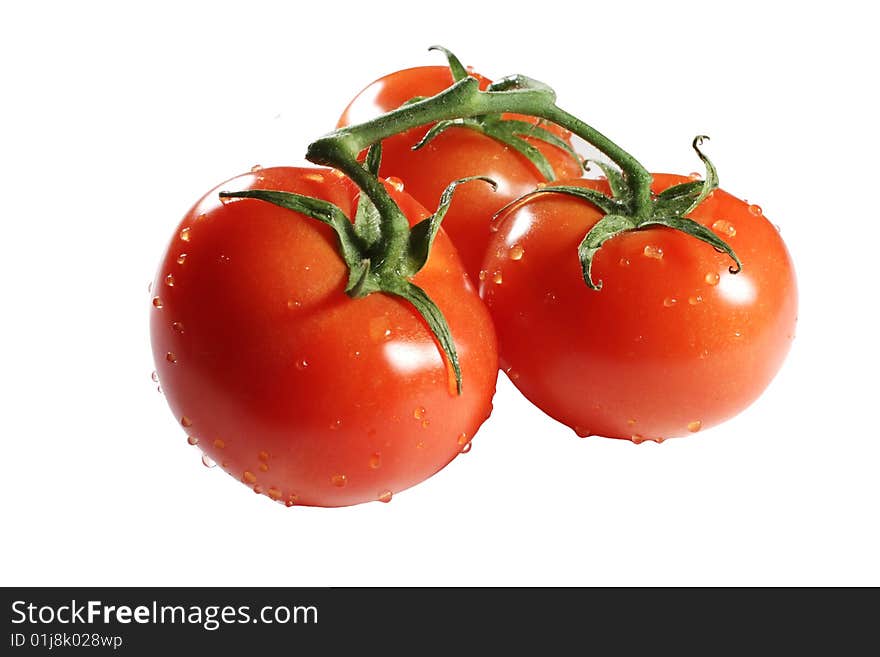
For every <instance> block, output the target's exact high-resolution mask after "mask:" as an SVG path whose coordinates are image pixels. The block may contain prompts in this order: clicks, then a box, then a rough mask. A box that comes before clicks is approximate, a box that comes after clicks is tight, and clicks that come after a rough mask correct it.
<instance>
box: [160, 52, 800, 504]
mask: <svg viewBox="0 0 880 657" xmlns="http://www.w3.org/2000/svg"><path fill="white" fill-rule="evenodd" d="M453 73H454V70H453V71H451V69H450V68H449V67H440V66H431V67H420V68H412V69H406V70H403V71H398V72H396V73H392V74H390V75H387V76H385V77H383V78H380V79H379V80H377V81H376V82H374V83H372V84H371V85H369V86H368V87H366V88H365V89H364V90H363V91H362V92H361V93H360V94H358V95H357V96H356V97H355V99H354V100H353V101H352V102H351V104H350V105H349V106H348V107H347V108H346V110H345V111H344V113H343V114H342V116H341V118H340V119H339V123H338V125H339V126H340V127H343V126H348V125H352V124H356V123H361V122H363V121H366V120H369V119H372V118H374V117H376V116H378V115H382V114H384V113H386V112H389V111H391V110H394V109H395V108H397V107H400V106H402V105H404V104H406V103H407V102H409V101H411V100H412V99H414V98H422V97H431V96H434V95H436V94H438V93H440V92H442V91H443V90H444V89H447V88H448V87H450V85H452V84H453V82H454V81H455V79H454V76H453ZM469 75H471V76H472V77H474V78H476V79H477V80H478V81H479V85H480V88H481V89H486V88H487V87H488V86H489V84H490V83H489V81H488V80H487V79H486V78H484V77H482V76H479V75H477V74H474V73H469ZM504 118H505V119H511V120H512V121H514V122H520V123H519V124H523V122H525V121H531V122H532V123H534V124H535V125H536V126H537V125H539V124H538V122H536V121H535V119H533V118H529V117H523V116H518V115H513V114H511V115H505V117H504ZM429 128H430V126H420V127H416V128H411V129H406V130H404V131H401V132H400V133H399V134H396V135H393V136H391V137H389V138H387V139H385V140H384V141H383V153H382V159H381V168H380V169H379V175H380V176H381V177H382V178H384V179H386V180H385V181H384V182H382V188H383V189H384V190H385V192H386V193H387V194H388V195H389V196H390V198H391V199H392V200H393V202H394V203H395V204H396V205H397V207H398V208H399V209H400V210H401V211H402V213H403V215H404V216H405V217H406V220H407V221H408V222H409V225H410V230H411V232H412V235H415V234H417V232H418V231H419V230H421V228H422V227H424V226H426V225H427V224H426V220H429V219H431V218H432V217H433V216H441V215H440V213H439V212H438V213H436V215H431V213H429V212H428V210H426V208H434V207H437V206H438V204H442V202H443V198H444V190H445V189H446V188H447V185H448V184H449V183H450V182H451V181H455V180H460V179H465V178H468V177H471V176H484V177H488V178H491V179H492V180H493V181H494V182H495V183H496V188H495V191H493V190H492V188H490V187H489V186H487V185H468V186H462V188H461V189H460V190H459V191H457V192H456V197H455V200H454V202H453V203H452V204H451V205H449V208H448V212H446V213H445V217H443V229H441V230H439V232H437V234H436V239H432V240H429V241H428V244H429V246H430V254H429V255H428V256H427V262H426V263H424V267H423V268H421V269H419V270H418V271H417V273H415V274H414V275H412V276H410V277H409V280H410V281H411V283H412V284H413V285H415V286H417V287H416V288H415V289H417V290H419V291H423V292H424V294H425V295H426V296H427V297H428V298H429V299H430V300H431V301H432V302H433V305H434V307H435V308H436V309H437V311H438V312H439V313H441V314H442V317H443V318H445V322H446V324H447V325H448V332H449V335H451V341H452V344H451V345H444V344H443V340H442V339H441V338H440V337H439V336H440V334H439V333H438V331H437V330H436V328H435V324H431V323H430V322H426V317H428V315H426V314H425V313H426V312H427V311H425V310H424V307H422V308H423V309H422V310H419V311H418V312H417V310H418V306H417V305H413V304H411V303H408V302H407V301H406V299H403V298H400V297H399V296H395V295H394V294H387V293H384V292H382V291H381V290H382V289H384V288H380V291H379V292H378V293H370V294H365V295H363V296H359V295H357V294H353V293H352V287H353V282H352V273H351V271H350V269H351V267H350V266H348V265H347V264H346V263H350V262H351V257H343V256H344V255H345V254H344V253H343V252H344V251H345V248H346V246H345V243H344V240H343V242H342V245H340V244H341V243H340V238H338V231H337V233H334V230H333V229H332V228H331V226H329V225H327V224H326V223H322V222H321V221H316V220H315V216H318V215H312V216H305V215H304V214H303V213H301V212H296V211H291V209H288V208H285V207H280V206H279V205H277V204H271V203H266V202H264V201H263V200H258V199H256V198H220V196H219V192H221V191H223V190H233V191H244V190H255V189H261V190H276V191H280V192H288V193H292V194H296V195H301V196H302V197H305V198H308V199H318V200H320V201H321V202H327V203H330V204H332V205H333V206H335V208H338V210H340V211H341V212H342V213H343V215H344V216H345V217H347V219H346V221H349V220H350V221H352V222H355V223H357V222H356V221H355V215H356V214H358V213H359V212H362V211H364V208H363V207H362V206H364V204H365V202H364V201H363V200H362V199H361V195H362V192H361V190H360V189H359V187H358V186H357V185H355V184H354V183H353V182H352V180H351V179H350V177H349V176H346V175H343V174H342V173H340V171H338V170H335V169H330V168H292V167H279V168H269V169H256V170H253V171H251V172H248V173H245V174H243V175H240V176H237V177H235V178H232V179H230V180H228V181H226V182H224V183H223V184H222V185H220V186H218V187H217V188H216V189H214V190H212V191H210V192H208V193H207V194H206V195H205V196H204V197H203V198H202V199H201V200H199V201H198V202H197V203H196V204H195V205H194V206H193V208H192V209H191V210H190V211H189V212H188V213H187V214H186V216H185V217H184V218H183V220H182V221H181V223H180V224H179V225H178V227H177V229H176V230H175V232H174V235H173V237H172V239H171V241H170V243H169V245H168V247H167V249H166V251H165V254H164V257H163V258H162V261H161V264H160V266H159V268H158V270H157V273H156V277H155V279H154V281H153V283H152V287H151V289H152V293H151V296H152V307H151V339H152V346H153V352H154V358H155V362H156V368H157V373H158V376H159V378H160V379H161V382H162V387H163V389H164V392H165V395H166V397H167V401H168V403H169V405H170V407H171V409H172V411H173V412H174V415H175V417H176V418H177V421H178V422H179V423H180V425H181V426H182V428H183V429H184V430H185V432H186V434H187V436H188V441H189V442H190V444H193V445H196V444H197V445H198V446H199V447H200V448H201V449H202V450H203V452H204V454H205V460H206V462H208V463H211V464H213V463H217V464H218V465H219V466H220V467H222V468H223V469H224V470H226V471H227V472H228V473H229V474H231V475H232V476H234V477H236V478H238V479H240V480H241V481H242V482H244V483H245V484H246V485H248V486H249V487H251V488H252V489H253V490H254V491H255V492H257V493H263V494H265V495H267V496H268V497H270V498H271V499H273V500H275V501H278V502H281V503H284V504H286V505H288V506H292V505H294V504H301V505H312V506H345V505H351V504H358V503H361V502H366V501H370V500H379V501H383V502H387V501H389V500H390V499H391V496H392V495H394V494H396V493H398V492H399V491H402V490H404V489H406V488H408V487H410V486H413V485H415V484H417V483H419V482H420V481H422V480H424V479H426V478H427V477H429V476H431V475H432V474H434V473H435V472H437V471H438V470H440V469H441V468H443V467H444V466H445V465H446V464H448V463H449V462H450V461H451V460H452V459H453V458H455V456H456V455H457V454H459V453H461V452H465V451H467V450H468V449H469V448H470V441H471V440H472V438H473V437H474V435H475V433H476V432H477V430H478V429H479V427H480V425H481V424H482V423H483V421H484V420H485V419H486V418H487V417H488V416H489V413H490V411H491V400H492V396H493V394H494V391H495V384H496V378H497V373H498V371H499V364H500V367H501V368H502V369H503V370H504V371H505V372H506V374H507V375H508V377H509V378H510V380H511V381H512V382H513V383H514V384H515V385H516V387H517V388H518V389H519V390H520V391H521V392H522V393H523V395H524V396H525V397H526V398H528V399H529V400H530V401H531V402H533V403H534V404H535V405H537V406H538V407H539V408H541V409H542V410H543V411H545V412H546V413H547V414H548V415H549V416H551V417H553V418H555V419H556V420H558V421H560V422H562V423H564V424H566V425H568V426H570V427H571V428H573V429H574V430H575V431H576V432H577V434H578V435H581V436H586V435H600V436H606V437H612V438H624V439H630V440H632V441H633V442H641V441H644V440H653V441H658V442H659V441H662V440H664V439H666V438H669V437H673V436H683V435H687V434H692V433H695V432H697V431H701V430H703V429H706V428H708V427H710V426H712V425H714V424H717V423H719V422H721V421H723V420H725V419H727V418H730V417H732V416H733V415H735V414H737V413H739V412H740V411H741V410H743V409H744V408H745V407H746V406H748V405H749V404H750V403H751V402H752V401H753V400H755V399H756V398H757V397H758V395H760V394H761V392H762V391H763V390H764V389H765V387H766V386H767V384H768V383H769V382H770V380H771V379H772V378H773V376H774V375H775V374H776V372H777V371H778V369H779V368H780V366H781V364H782V361H783V359H784V358H785V355H786V354H787V352H788V349H789V346H790V344H791V341H792V338H793V334H794V326H795V321H796V314H797V293H796V282H795V276H794V270H793V266H792V262H791V258H790V256H789V254H788V251H787V249H786V247H785V244H784V243H783V241H782V239H781V237H780V234H779V232H778V230H777V229H776V227H774V226H773V225H772V224H771V223H770V222H769V221H768V220H767V219H766V218H765V217H764V216H763V214H762V212H761V209H760V208H759V207H758V206H755V205H749V204H748V203H746V202H744V201H742V200H740V199H737V198H735V197H733V196H731V195H730V194H728V193H726V192H724V191H722V190H720V189H716V190H714V191H713V192H712V193H711V194H709V195H708V198H705V199H701V202H700V203H699V204H698V205H697V206H696V207H695V208H693V210H692V211H689V212H688V215H687V216H688V219H689V220H692V221H693V222H696V223H697V224H699V225H700V226H701V227H703V228H704V229H706V230H708V231H712V232H713V233H714V234H715V235H717V236H718V237H720V238H721V239H722V240H724V241H725V242H726V244H727V245H729V247H730V249H732V251H735V253H736V254H737V256H738V258H739V262H740V265H741V266H740V270H739V271H736V270H735V269H732V268H731V260H730V257H729V256H728V254H727V253H723V252H719V251H718V250H716V249H713V248H712V247H711V246H710V245H709V244H706V243H705V241H701V240H699V239H694V237H692V236H691V235H688V234H685V233H683V232H680V231H678V230H673V229H672V228H670V227H669V226H667V225H645V226H638V227H636V228H634V229H632V230H627V231H624V232H621V233H620V234H617V235H615V236H613V237H612V238H610V239H607V241H605V242H604V243H602V244H601V248H598V249H597V250H595V254H594V255H592V256H591V257H592V260H591V269H590V268H587V269H588V270H589V276H592V279H594V280H595V281H601V285H595V286H593V287H592V288H591V286H590V285H588V284H587V283H590V282H591V280H590V279H589V276H588V278H587V280H586V281H585V271H586V270H585V267H584V261H583V254H582V253H581V256H580V257H579V249H581V250H582V249H583V244H582V242H583V241H584V239H585V235H587V234H588V233H590V231H591V230H592V229H593V228H594V227H596V226H597V224H598V223H599V222H600V221H601V220H602V218H603V216H604V215H603V212H602V211H600V210H599V209H598V208H597V206H596V205H595V204H591V203H589V202H586V201H585V200H584V199H583V198H579V197H577V196H576V195H571V194H557V193H553V192H552V191H548V192H546V193H543V192H541V191H540V190H541V189H542V187H543V186H544V185H545V184H546V183H547V182H548V180H547V179H546V176H545V175H544V174H543V173H542V171H541V170H540V169H539V168H538V167H536V166H535V163H534V161H531V160H530V159H529V158H528V157H526V156H525V155H524V154H523V152H520V151H518V150H517V149H514V148H511V147H510V146H509V145H508V144H505V143H501V142H499V141H498V140H497V139H494V138H493V137H492V136H490V135H488V134H484V133H481V132H479V131H477V130H472V129H468V128H467V127H466V126H455V125H453V126H452V127H449V129H447V130H444V131H443V132H441V133H439V134H437V135H436V136H435V137H434V138H433V139H431V140H430V141H429V142H428V143H426V144H424V145H423V146H422V147H420V148H418V149H413V146H414V145H416V144H419V142H420V141H421V140H422V139H423V138H424V137H425V134H426V132H427V131H428V130H429ZM550 129H551V130H552V131H553V133H554V134H555V135H557V136H558V137H559V139H560V140H562V141H565V143H566V144H568V141H567V139H568V133H567V132H566V131H564V130H562V129H559V128H556V127H552V126H551V127H550ZM523 139H524V141H526V142H527V143H528V144H529V147H531V148H533V149H536V150H537V151H539V153H540V156H541V157H543V158H544V160H545V161H546V163H548V164H549V165H550V166H551V167H552V170H553V172H554V173H555V177H556V178H557V180H556V181H555V182H554V183H553V184H554V185H557V186H567V187H574V188H581V189H585V190H593V191H595V192H601V193H602V194H604V195H606V196H608V197H609V198H610V197H613V196H614V194H615V190H614V189H612V187H613V186H614V185H613V184H611V183H613V182H614V181H609V180H605V179H604V178H602V179H595V178H587V177H583V174H584V171H583V168H582V166H581V164H582V163H581V162H580V161H578V160H577V159H574V158H572V157H571V152H570V150H568V149H566V148H563V147H561V145H560V144H554V143H548V141H547V140H541V139H533V138H531V137H530V136H529V135H528V134H526V135H524V136H523ZM526 148H528V147H526ZM692 180H693V179H692V178H686V177H683V176H675V175H668V174H656V175H654V176H653V185H652V196H653V197H654V198H657V197H659V196H661V195H662V192H663V190H672V192H671V193H675V190H677V189H684V188H685V187H686V186H687V184H688V183H689V182H691V181H692ZM677 186H678V187H677ZM404 189H405V191H404ZM516 199H521V200H519V201H517V200H516ZM366 205H368V206H369V203H366ZM322 207H323V206H322ZM370 207H372V206H370ZM322 221H323V219H322ZM438 221H439V220H438ZM366 234H367V233H364V234H360V233H358V235H360V237H357V236H355V237H354V238H352V239H355V241H357V240H358V239H360V238H363V239H366V237H364V235H366ZM363 239H362V240H361V242H357V243H358V244H361V243H362V242H363ZM363 244H366V246H363V254H366V255H364V257H363V260H364V262H365V263H366V265H365V266H366V267H367V268H366V269H365V270H364V271H365V272H367V273H365V274H364V276H367V275H368V273H369V272H372V271H373V270H372V269H369V267H371V266H374V265H375V263H376V262H381V260H382V258H384V256H382V255H376V252H375V251H374V250H371V249H374V247H373V246H370V245H371V244H373V243H369V242H363ZM375 244H376V245H382V244H384V242H382V240H376V241H375ZM375 248H379V246H375ZM359 253H360V252H359ZM349 255H350V254H349ZM355 260H357V258H355ZM377 280H378V279H377ZM593 288H598V289H593ZM389 289H392V288H389ZM420 313H421V314H420ZM434 321H435V322H436V321H438V320H434ZM429 324H430V326H429ZM441 324H442V322H441ZM438 340H439V343H438ZM453 355H454V356H455V361H454V363H455V365H456V367H460V370H458V369H457V370H456V372H453V359H452V356H453ZM459 372H460V379H458V382H459V383H460V388H459V386H457V379H456V376H458V374H459Z"/></svg>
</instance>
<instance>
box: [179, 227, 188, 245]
mask: <svg viewBox="0 0 880 657" xmlns="http://www.w3.org/2000/svg"><path fill="white" fill-rule="evenodd" d="M189 231H190V229H189V228H184V229H183V230H181V231H180V239H182V240H183V241H184V242H189V239H190V234H189Z"/></svg>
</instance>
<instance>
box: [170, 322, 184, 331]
mask: <svg viewBox="0 0 880 657" xmlns="http://www.w3.org/2000/svg"><path fill="white" fill-rule="evenodd" d="M171 329H172V330H173V331H174V332H175V333H183V324H181V323H180V322H171Z"/></svg>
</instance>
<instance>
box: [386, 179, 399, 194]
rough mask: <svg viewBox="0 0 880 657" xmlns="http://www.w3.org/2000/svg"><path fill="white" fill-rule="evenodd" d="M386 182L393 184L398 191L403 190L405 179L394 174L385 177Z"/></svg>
mask: <svg viewBox="0 0 880 657" xmlns="http://www.w3.org/2000/svg"><path fill="white" fill-rule="evenodd" d="M385 182H387V183H388V184H389V185H391V186H392V187H393V188H394V189H396V190H397V191H398V192H402V191H403V181H402V180H401V179H400V178H396V177H394V176H388V177H387V178H386V179H385Z"/></svg>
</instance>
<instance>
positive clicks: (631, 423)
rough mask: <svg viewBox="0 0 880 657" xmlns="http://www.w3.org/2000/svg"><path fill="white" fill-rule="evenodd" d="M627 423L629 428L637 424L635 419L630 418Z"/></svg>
mask: <svg viewBox="0 0 880 657" xmlns="http://www.w3.org/2000/svg"><path fill="white" fill-rule="evenodd" d="M626 423H627V424H628V425H629V426H632V425H634V424H635V423H636V421H635V419H634V418H630V419H629V420H627V421H626Z"/></svg>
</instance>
